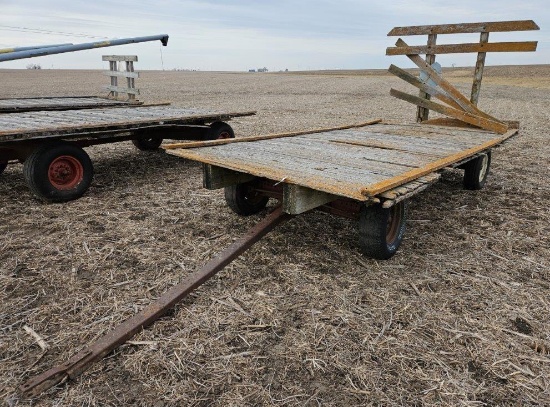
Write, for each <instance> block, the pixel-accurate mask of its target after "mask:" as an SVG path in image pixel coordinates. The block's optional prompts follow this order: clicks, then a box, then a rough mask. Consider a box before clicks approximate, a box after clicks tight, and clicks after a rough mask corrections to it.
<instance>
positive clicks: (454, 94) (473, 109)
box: [395, 38, 499, 122]
mask: <svg viewBox="0 0 550 407" xmlns="http://www.w3.org/2000/svg"><path fill="white" fill-rule="evenodd" d="M395 44H396V45H397V46H398V47H401V46H407V43H406V42H405V41H403V40H402V39H401V38H400V39H398V40H397V42H396V43H395ZM407 57H408V58H409V59H410V60H411V61H412V62H414V63H415V65H416V66H418V67H419V68H420V69H421V70H422V71H424V72H425V73H426V74H427V75H428V77H429V78H430V79H431V80H433V81H434V82H435V83H436V84H437V85H438V86H440V87H441V88H442V89H443V90H444V91H445V92H446V93H447V95H448V96H449V97H451V98H452V99H453V100H454V101H455V102H456V103H458V104H459V105H460V107H462V109H464V111H466V112H468V113H471V114H473V115H477V116H482V117H485V118H486V119H489V120H492V121H495V122H499V120H498V119H496V118H494V117H492V116H490V115H488V114H487V113H485V112H483V111H481V110H479V109H478V108H477V106H475V105H474V104H472V102H470V101H469V100H468V99H467V98H466V97H465V96H464V95H463V94H462V93H460V92H459V91H458V89H456V88H455V87H454V86H453V85H452V84H451V83H450V82H448V81H447V80H445V79H443V77H442V76H441V75H439V74H438V73H437V72H436V71H435V70H434V69H433V68H432V67H431V66H430V65H428V64H427V63H426V61H424V60H423V59H422V57H421V56H420V55H417V54H414V55H407Z"/></svg>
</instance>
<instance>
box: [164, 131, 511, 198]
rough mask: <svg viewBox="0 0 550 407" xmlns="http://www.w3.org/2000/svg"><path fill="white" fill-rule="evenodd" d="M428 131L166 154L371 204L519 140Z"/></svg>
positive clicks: (343, 134) (348, 134)
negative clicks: (395, 190)
mask: <svg viewBox="0 0 550 407" xmlns="http://www.w3.org/2000/svg"><path fill="white" fill-rule="evenodd" d="M516 132H517V130H514V131H509V132H508V133H506V134H504V135H497V134H494V133H491V132H488V131H483V130H480V129H464V128H449V127H442V126H431V125H424V124H409V125H402V124H384V123H380V124H375V125H371V126H367V127H363V128H357V129H348V130H336V131H329V132H320V133H314V134H306V135H302V136H295V137H288V138H271V139H264V140H256V141H252V142H248V143H243V142H239V143H237V142H234V143H228V144H225V145H218V146H207V147H197V148H182V149H172V150H167V152H168V153H170V154H173V155H176V156H180V157H184V158H188V159H192V160H196V161H200V162H204V163H207V164H212V165H216V166H219V167H223V168H228V169H231V170H234V171H239V172H244V173H247V174H252V175H254V176H257V177H262V178H267V179H270V180H272V181H275V182H286V183H292V184H297V185H300V186H304V187H308V188H311V189H314V190H318V191H323V192H327V193H330V194H334V195H338V196H342V197H347V198H352V199H356V200H359V201H367V200H369V199H371V198H372V197H374V196H376V195H377V194H380V193H382V192H384V191H387V190H389V189H392V188H395V187H396V186H399V185H401V184H404V183H406V182H410V181H412V180H414V179H416V178H420V177H421V176H423V175H426V174H429V173H431V172H434V171H437V170H439V169H441V168H444V167H446V166H448V165H451V164H453V163H454V162H456V161H460V160H462V159H464V158H466V157H468V156H469V155H474V154H476V153H477V152H479V151H483V150H486V149H488V148H490V147H492V146H494V145H497V144H499V143H501V142H502V141H504V140H505V139H507V138H509V137H511V136H512V135H514V134H516Z"/></svg>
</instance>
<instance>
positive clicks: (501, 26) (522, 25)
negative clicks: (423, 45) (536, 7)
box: [388, 20, 540, 37]
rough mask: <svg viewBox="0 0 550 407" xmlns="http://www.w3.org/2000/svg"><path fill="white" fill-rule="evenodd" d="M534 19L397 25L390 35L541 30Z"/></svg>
mask: <svg viewBox="0 0 550 407" xmlns="http://www.w3.org/2000/svg"><path fill="white" fill-rule="evenodd" d="M539 29H540V28H539V26H538V25H537V24H535V22H534V21H533V20H518V21H496V22H485V23H463V24H441V25H418V26H410V27H395V28H393V29H392V30H391V31H390V32H389V33H388V36H389V37H391V36H397V35H425V34H467V33H480V32H503V31H531V30H539Z"/></svg>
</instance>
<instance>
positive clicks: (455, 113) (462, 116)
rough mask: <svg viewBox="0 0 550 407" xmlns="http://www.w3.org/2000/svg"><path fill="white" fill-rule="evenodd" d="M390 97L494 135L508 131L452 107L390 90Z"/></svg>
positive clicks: (502, 124)
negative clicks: (494, 133) (425, 108)
mask: <svg viewBox="0 0 550 407" xmlns="http://www.w3.org/2000/svg"><path fill="white" fill-rule="evenodd" d="M390 95H392V96H395V97H396V98H398V99H401V100H405V101H407V102H410V103H413V104H415V105H419V106H423V107H427V108H428V109H431V110H435V111H436V112H439V113H442V114H445V115H447V116H451V117H454V118H455V119H459V120H462V121H464V122H466V123H470V124H473V125H474V126H478V127H481V128H482V129H486V130H490V131H494V132H496V133H501V134H504V133H506V132H507V131H508V126H507V125H505V124H504V123H500V122H495V121H492V120H489V119H486V118H485V117H481V116H476V115H473V114H471V113H468V112H463V111H461V110H458V109H453V108H452V107H447V106H444V105H441V104H439V103H435V102H432V101H429V100H425V99H421V98H419V97H416V96H413V95H409V94H407V93H404V92H401V91H398V90H395V89H391V90H390Z"/></svg>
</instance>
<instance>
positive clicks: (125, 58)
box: [101, 55, 138, 62]
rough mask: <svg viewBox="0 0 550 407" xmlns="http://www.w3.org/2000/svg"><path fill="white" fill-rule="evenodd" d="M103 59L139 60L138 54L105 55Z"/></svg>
mask: <svg viewBox="0 0 550 407" xmlns="http://www.w3.org/2000/svg"><path fill="white" fill-rule="evenodd" d="M101 59H102V60H103V61H110V62H118V61H133V62H137V60H138V57H137V55H103V56H102V57H101Z"/></svg>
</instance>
